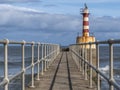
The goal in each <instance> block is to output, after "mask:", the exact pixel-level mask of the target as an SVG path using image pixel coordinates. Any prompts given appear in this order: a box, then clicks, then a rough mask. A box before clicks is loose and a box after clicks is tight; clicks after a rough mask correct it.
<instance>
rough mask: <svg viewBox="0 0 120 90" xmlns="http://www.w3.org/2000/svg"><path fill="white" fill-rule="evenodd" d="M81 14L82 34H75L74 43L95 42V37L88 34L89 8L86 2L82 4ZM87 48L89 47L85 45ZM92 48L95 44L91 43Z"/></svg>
mask: <svg viewBox="0 0 120 90" xmlns="http://www.w3.org/2000/svg"><path fill="white" fill-rule="evenodd" d="M81 14H82V17H83V19H82V20H83V21H82V22H83V26H82V36H77V38H76V44H79V43H88V42H95V37H94V36H90V34H89V10H88V7H87V5H86V4H85V5H84V8H83V9H82V11H81ZM87 48H89V45H88V46H87ZM92 48H95V45H92Z"/></svg>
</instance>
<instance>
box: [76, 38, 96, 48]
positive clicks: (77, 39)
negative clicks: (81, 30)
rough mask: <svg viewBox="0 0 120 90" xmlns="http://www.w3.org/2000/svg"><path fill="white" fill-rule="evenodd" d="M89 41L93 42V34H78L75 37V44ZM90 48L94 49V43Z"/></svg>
mask: <svg viewBox="0 0 120 90" xmlns="http://www.w3.org/2000/svg"><path fill="white" fill-rule="evenodd" d="M89 42H95V37H94V36H82V37H80V36H78V37H77V38H76V44H80V43H89ZM84 47H85V48H90V45H85V46H84ZM91 47H92V49H95V48H96V46H95V45H94V44H92V46H91Z"/></svg>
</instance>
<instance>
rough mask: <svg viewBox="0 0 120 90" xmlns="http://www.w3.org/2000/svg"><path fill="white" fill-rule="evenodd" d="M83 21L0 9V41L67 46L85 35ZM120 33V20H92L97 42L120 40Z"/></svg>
mask: <svg viewBox="0 0 120 90" xmlns="http://www.w3.org/2000/svg"><path fill="white" fill-rule="evenodd" d="M80 17H82V16H79V17H78V16H69V15H62V14H49V13H45V12H44V11H37V10H34V9H30V8H23V7H22V8H21V7H16V6H11V5H6V4H4V5H0V32H1V33H0V38H1V39H3V38H8V39H10V40H23V39H24V40H26V41H42V42H50V43H51V42H52V43H61V44H64V45H66V44H71V43H75V38H76V36H77V32H82V18H80ZM119 30H120V18H115V17H110V16H103V17H93V16H90V31H91V32H94V33H95V36H96V38H97V39H101V40H103V39H104V40H105V39H107V38H120V36H119V35H120V33H119ZM103 36H104V37H103Z"/></svg>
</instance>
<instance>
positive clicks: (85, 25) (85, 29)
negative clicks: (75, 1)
mask: <svg viewBox="0 0 120 90" xmlns="http://www.w3.org/2000/svg"><path fill="white" fill-rule="evenodd" d="M81 14H82V15H83V32H82V33H83V36H86V37H89V18H88V17H89V11H88V7H87V5H86V4H85V8H84V9H83V11H82V13H81Z"/></svg>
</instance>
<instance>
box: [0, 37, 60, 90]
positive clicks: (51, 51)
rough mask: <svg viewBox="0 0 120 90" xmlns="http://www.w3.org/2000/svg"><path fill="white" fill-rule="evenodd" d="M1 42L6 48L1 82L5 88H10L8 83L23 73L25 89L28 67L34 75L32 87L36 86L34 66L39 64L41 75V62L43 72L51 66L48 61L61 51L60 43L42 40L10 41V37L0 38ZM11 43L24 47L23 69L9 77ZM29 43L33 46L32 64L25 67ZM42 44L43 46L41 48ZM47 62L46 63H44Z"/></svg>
mask: <svg viewBox="0 0 120 90" xmlns="http://www.w3.org/2000/svg"><path fill="white" fill-rule="evenodd" d="M0 44H3V46H4V47H3V48H4V58H5V60H4V62H5V64H4V73H5V74H4V79H3V81H1V82H0V86H4V90H8V84H9V83H10V82H11V81H12V80H14V79H15V78H16V77H18V76H20V75H22V90H25V73H26V71H27V70H28V69H31V72H32V73H31V76H32V81H31V87H34V74H35V72H34V69H35V68H34V67H35V66H36V65H37V70H38V72H37V75H39V73H40V69H39V68H40V66H39V65H40V63H41V65H42V68H41V72H42V73H43V69H44V68H46V67H49V64H48V62H52V59H54V58H55V57H56V56H57V55H58V54H59V52H60V46H59V45H58V44H51V43H50V44H49V43H40V42H37V43H35V42H26V41H24V40H23V41H21V42H16V41H9V40H8V39H5V40H0ZM10 44H12V45H13V44H15V45H16V44H18V45H21V46H20V48H21V49H22V51H21V52H22V56H21V58H22V66H21V70H19V71H18V72H17V73H16V74H13V76H12V77H8V48H9V47H8V46H9V45H10ZM27 45H30V47H31V64H30V65H29V66H27V67H25V48H26V46H27ZM40 46H41V48H40ZM35 47H37V52H38V53H37V55H35V56H37V59H36V61H35V62H34V60H35V58H34V57H35V56H34V54H35V53H34V51H35V49H34V48H35ZM40 52H41V54H42V57H41V58H40V55H39V54H40ZM48 58H49V59H50V61H47V60H46V59H48ZM43 62H45V63H43ZM43 64H45V67H43ZM37 79H38V80H39V76H38V78H37Z"/></svg>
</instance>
